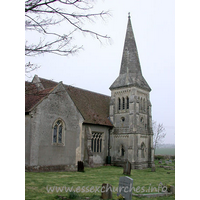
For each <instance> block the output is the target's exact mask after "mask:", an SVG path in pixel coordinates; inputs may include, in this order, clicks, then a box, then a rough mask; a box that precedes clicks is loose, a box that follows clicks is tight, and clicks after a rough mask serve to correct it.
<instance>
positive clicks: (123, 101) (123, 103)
mask: <svg viewBox="0 0 200 200" xmlns="http://www.w3.org/2000/svg"><path fill="white" fill-rule="evenodd" d="M122 109H123V110H124V109H125V99H124V97H122Z"/></svg>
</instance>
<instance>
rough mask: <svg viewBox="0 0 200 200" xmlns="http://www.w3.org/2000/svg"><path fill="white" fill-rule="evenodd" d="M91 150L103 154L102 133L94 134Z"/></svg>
mask: <svg viewBox="0 0 200 200" xmlns="http://www.w3.org/2000/svg"><path fill="white" fill-rule="evenodd" d="M91 150H92V151H93V152H102V133H92V139H91Z"/></svg>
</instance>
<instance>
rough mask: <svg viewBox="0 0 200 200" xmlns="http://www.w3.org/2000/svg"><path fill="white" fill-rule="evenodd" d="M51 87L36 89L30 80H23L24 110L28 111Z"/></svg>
mask: <svg viewBox="0 0 200 200" xmlns="http://www.w3.org/2000/svg"><path fill="white" fill-rule="evenodd" d="M52 89H53V88H47V89H45V90H42V91H38V90H37V88H36V86H35V85H34V84H32V83H30V82H25V112H29V111H30V110H31V109H32V108H33V107H34V106H35V105H37V104H38V103H39V102H40V101H41V100H42V99H43V98H44V97H45V96H47V95H48V94H49V92H50V91H51V90H52Z"/></svg>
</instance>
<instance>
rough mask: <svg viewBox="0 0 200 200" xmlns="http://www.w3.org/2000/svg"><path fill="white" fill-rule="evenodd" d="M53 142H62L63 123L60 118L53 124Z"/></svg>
mask: <svg viewBox="0 0 200 200" xmlns="http://www.w3.org/2000/svg"><path fill="white" fill-rule="evenodd" d="M53 144H64V123H63V121H62V120H61V119H58V120H56V121H55V123H54V125H53Z"/></svg>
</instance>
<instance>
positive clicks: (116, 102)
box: [110, 14, 154, 169]
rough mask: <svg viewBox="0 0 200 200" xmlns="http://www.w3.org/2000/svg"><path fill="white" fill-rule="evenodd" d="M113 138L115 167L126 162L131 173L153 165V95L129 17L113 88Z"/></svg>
mask: <svg viewBox="0 0 200 200" xmlns="http://www.w3.org/2000/svg"><path fill="white" fill-rule="evenodd" d="M110 90H111V101H110V120H111V121H112V123H113V125H114V128H113V130H112V132H111V134H110V148H111V151H110V154H111V158H112V164H114V165H119V166H122V165H123V164H124V163H125V162H127V160H128V161H129V162H130V163H131V165H132V169H142V168H147V167H152V165H154V149H153V131H152V116H151V102H150V91H151V88H150V87H149V85H148V83H147V82H146V80H145V79H144V77H143V75H142V70H141V66H140V61H139V56H138V51H137V46H136V42H135V38H134V34H133V29H132V25H131V19H130V14H129V16H128V25H127V30H126V37H125V43H124V49H123V55H122V61H121V68H120V73H119V76H118V77H117V79H116V80H115V81H114V83H113V84H112V85H111V86H110Z"/></svg>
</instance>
